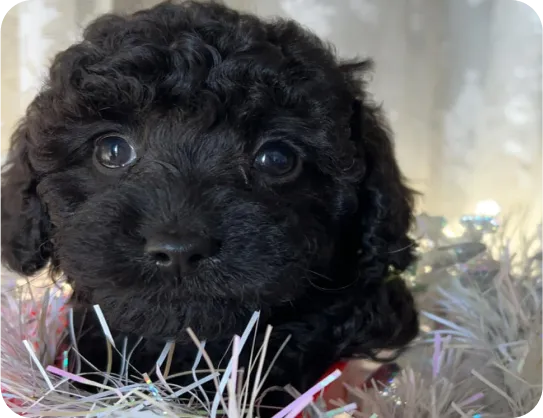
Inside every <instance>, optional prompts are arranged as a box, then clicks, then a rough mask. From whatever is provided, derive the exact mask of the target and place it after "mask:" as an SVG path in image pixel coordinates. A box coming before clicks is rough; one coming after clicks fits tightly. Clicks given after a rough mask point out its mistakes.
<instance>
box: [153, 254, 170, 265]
mask: <svg viewBox="0 0 543 418" xmlns="http://www.w3.org/2000/svg"><path fill="white" fill-rule="evenodd" d="M153 257H154V258H155V261H156V263H157V264H158V265H160V266H169V265H170V264H171V263H172V259H171V257H170V256H169V255H168V254H166V253H161V252H156V253H154V254H153Z"/></svg>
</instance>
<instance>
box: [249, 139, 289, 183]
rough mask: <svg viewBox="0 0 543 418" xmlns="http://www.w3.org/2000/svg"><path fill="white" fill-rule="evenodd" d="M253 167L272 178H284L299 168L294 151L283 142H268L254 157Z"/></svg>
mask: <svg viewBox="0 0 543 418" xmlns="http://www.w3.org/2000/svg"><path fill="white" fill-rule="evenodd" d="M253 165H254V167H255V168H256V169H257V170H258V171H261V172H262V173H265V174H267V175H269V176H273V177H281V176H286V175H288V174H291V173H293V172H294V171H295V170H296V169H297V168H298V166H299V159H298V156H297V155H296V153H295V152H294V150H293V149H292V148H291V147H289V146H288V145H287V144H285V143H283V142H268V143H266V144H264V145H263V146H262V148H260V150H259V151H258V153H257V154H256V156H255V160H254V163H253Z"/></svg>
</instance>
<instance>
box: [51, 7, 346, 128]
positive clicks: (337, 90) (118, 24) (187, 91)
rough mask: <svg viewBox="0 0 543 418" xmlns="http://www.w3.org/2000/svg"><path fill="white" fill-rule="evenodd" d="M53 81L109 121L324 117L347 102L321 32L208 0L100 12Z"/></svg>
mask: <svg viewBox="0 0 543 418" xmlns="http://www.w3.org/2000/svg"><path fill="white" fill-rule="evenodd" d="M51 81H52V85H53V86H57V87H58V88H61V86H62V89H65V91H66V93H67V96H70V97H69V99H70V100H72V101H75V102H78V103H75V104H78V105H79V106H77V107H78V108H79V112H80V114H84V113H85V112H88V111H94V112H99V113H100V114H101V115H102V116H103V117H104V118H108V117H111V118H112V119H118V118H119V117H121V116H122V117H127V116H130V115H135V114H137V115H138V116H141V115H142V114H145V113H146V112H147V111H149V110H150V109H154V110H156V109H157V108H161V109H163V110H168V109H172V108H176V109H181V110H182V111H183V114H184V116H185V117H189V116H193V115H195V114H201V113H202V112H211V113H220V114H221V115H222V116H226V117H227V118H228V119H229V120H232V121H233V122H239V123H246V122H247V120H248V119H250V120H252V121H255V119H258V118H259V117H265V116H270V117H271V116H274V114H275V113H276V112H278V111H282V112H281V113H282V115H285V114H288V115H291V116H292V115H295V116H298V117H303V118H313V119H314V120H321V121H323V122H324V123H326V122H327V120H328V119H330V120H337V119H338V118H337V116H338V115H336V114H334V113H335V112H338V111H342V110H343V111H344V110H345V109H346V106H347V107H348V106H350V103H348V102H349V97H348V96H349V93H348V87H347V85H346V84H347V83H346V82H345V80H344V75H343V74H342V72H341V71H340V69H339V66H338V64H337V62H336V60H335V58H334V56H333V54H332V53H331V52H330V51H329V50H328V48H326V47H325V45H324V44H323V43H322V42H320V41H319V40H318V39H317V38H316V37H314V36H313V35H311V34H309V33H308V32H306V31H305V30H303V29H301V28H300V27H299V26H298V25H296V24H294V23H293V22H275V23H267V22H264V21H261V20H259V19H257V18H255V17H253V16H248V15H238V14H236V13H234V12H232V11H230V10H228V9H226V8H224V7H222V6H219V5H209V4H207V5H196V4H191V5H190V6H186V7H181V6H180V5H167V4H165V5H161V6H160V7H157V8H155V9H151V10H150V11H145V12H142V13H140V14H137V15H134V16H132V17H129V18H121V17H109V18H104V19H101V20H99V21H97V22H95V23H94V24H93V25H91V26H90V27H89V28H88V29H87V31H86V33H85V38H84V41H83V42H82V43H80V44H77V45H74V46H73V47H71V48H70V49H69V50H67V51H65V52H64V53H62V54H60V55H59V56H58V57H57V60H56V61H55V64H54V65H53V68H52V70H51ZM345 103H346V106H345V105H343V106H342V104H345ZM286 110H289V111H290V113H289V112H285V111H286Z"/></svg>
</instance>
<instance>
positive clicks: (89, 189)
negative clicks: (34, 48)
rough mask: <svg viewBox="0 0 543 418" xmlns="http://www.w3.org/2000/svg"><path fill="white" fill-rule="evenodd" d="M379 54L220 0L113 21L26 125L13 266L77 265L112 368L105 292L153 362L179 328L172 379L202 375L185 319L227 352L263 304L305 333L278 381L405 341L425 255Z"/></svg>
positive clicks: (84, 326) (13, 208) (9, 208)
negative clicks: (371, 87) (347, 49)
mask: <svg viewBox="0 0 543 418" xmlns="http://www.w3.org/2000/svg"><path fill="white" fill-rule="evenodd" d="M368 67H369V63H368V62H360V63H358V62H341V61H339V60H338V59H337V58H336V57H335V56H334V54H333V52H332V51H331V48H329V47H327V46H326V45H325V44H324V43H323V42H322V41H321V40H319V39H318V38H317V37H315V36H314V35H313V34H311V33H310V32H308V31H307V30H305V29H303V28H301V27H300V26H299V25H298V24H296V23H294V22H292V21H286V20H274V21H263V20H260V19H258V18H257V17H255V16H252V15H249V14H242V13H238V12H236V11H233V10H231V9H229V8H227V7H225V6H223V5H219V4H216V3H196V2H184V3H182V4H174V3H171V2H166V3H163V4H160V5H158V6H156V7H154V8H152V9H149V10H144V11H140V12H138V13H135V14H133V15H129V16H118V15H106V16H103V17H100V18H99V19H97V20H96V21H95V22H93V23H92V24H91V25H90V26H89V27H88V28H87V29H86V31H85V32H84V37H83V40H82V41H81V42H79V43H77V44H75V45H73V46H71V47H70V48H68V49H67V50H65V51H63V52H61V53H59V54H58V55H57V56H56V58H55V59H54V61H53V63H52V65H51V68H50V72H49V77H48V80H47V82H46V84H45V86H44V87H43V89H42V91H41V92H40V93H39V94H38V95H37V97H36V98H35V99H34V101H33V102H32V103H31V104H30V106H29V107H28V110H27V113H26V115H25V117H24V118H23V119H22V121H21V123H20V126H19V127H18V129H17V131H16V132H15V134H14V136H13V138H12V143H11V153H10V156H9V160H8V162H7V164H6V165H5V167H4V171H3V175H2V261H3V263H4V264H5V265H6V266H7V267H9V268H11V269H12V270H13V271H16V272H18V273H21V274H23V275H32V274H34V273H36V272H37V271H38V270H40V269H42V268H44V267H46V266H47V265H50V266H51V268H52V269H53V271H54V273H55V274H58V273H62V274H63V275H64V276H65V277H66V278H67V280H68V281H69V283H70V284H71V285H72V287H73V291H74V293H73V298H72V304H73V306H74V310H75V312H76V319H77V321H78V322H79V323H78V325H77V326H78V329H80V330H81V333H80V337H79V341H78V346H79V350H80V351H81V352H82V354H83V355H84V356H85V357H86V358H87V359H88V360H89V361H90V362H91V363H93V364H94V365H96V366H97V367H98V368H101V369H104V368H105V367H106V364H107V355H106V346H105V339H104V337H103V333H102V331H101V330H100V327H99V325H97V321H96V319H95V316H94V314H93V313H92V306H93V305H95V304H98V305H100V307H101V309H102V311H103V312H104V315H105V317H106V319H107V321H108V323H109V327H110V328H111V331H112V333H113V336H114V338H115V339H116V340H118V341H119V343H118V346H121V345H122V343H121V341H123V340H124V337H125V336H128V337H129V341H133V340H134V339H137V338H138V337H139V336H141V337H143V338H144V343H142V344H140V346H139V348H138V349H137V350H136V351H135V352H134V354H133V355H132V358H131V363H132V365H133V366H134V367H135V368H136V369H137V370H139V371H141V372H149V371H150V370H152V369H153V365H154V364H155V361H156V359H157V357H158V355H159V354H160V352H161V350H162V348H163V346H164V343H165V342H166V341H171V340H174V341H175V342H176V348H175V353H174V358H173V366H172V369H171V373H174V372H179V371H186V370H190V368H191V367H192V364H193V361H194V355H195V352H196V349H195V347H194V345H193V343H192V341H191V340H190V338H189V336H188V334H187V332H186V328H187V327H191V328H192V329H193V330H194V332H195V333H196V334H197V335H198V337H199V338H201V339H203V340H206V342H207V345H206V348H207V351H208V352H209V353H210V355H211V357H212V359H213V360H214V361H215V362H218V361H219V360H220V359H221V357H222V356H223V354H224V353H225V351H226V350H227V349H228V346H229V343H230V341H231V338H232V336H233V335H234V334H235V333H240V332H242V331H243V329H244V328H245V326H246V325H247V322H248V320H249V318H250V316H251V315H252V314H253V312H255V311H260V315H261V319H260V322H259V324H260V326H259V328H258V335H259V337H261V336H262V333H263V330H264V326H265V325H266V324H271V325H272V326H273V327H274V332H273V335H274V338H273V339H272V341H271V342H270V347H269V349H268V352H269V353H270V352H271V353H275V352H276V351H277V349H278V347H279V346H280V345H281V344H282V343H283V341H284V340H285V338H287V336H289V335H290V337H291V338H290V340H289V342H288V344H287V346H286V348H285V350H284V351H283V352H282V354H281V355H280V357H279V358H278V360H277V362H276V364H275V366H274V368H273V372H272V373H271V374H270V377H269V380H268V385H270V386H271V385H281V386H283V385H286V384H289V383H290V384H292V385H294V386H295V387H297V389H298V390H300V391H303V390H305V389H307V388H308V386H310V385H312V384H314V383H315V382H316V380H318V378H319V376H320V375H321V374H322V373H323V372H324V371H325V369H327V367H329V366H330V365H331V364H332V363H334V362H335V361H338V360H339V359H342V358H353V357H368V358H375V357H376V356H377V355H378V353H379V352H380V351H381V350H383V349H393V350H396V351H400V350H401V349H402V348H404V347H406V345H408V344H409V343H410V342H411V341H412V340H413V338H415V336H416V334H417V331H418V319H417V312H416V309H415V307H414V302H413V298H412V295H411V294H410V292H409V290H408V288H407V287H406V285H405V284H404V282H403V281H402V280H401V279H394V277H398V274H400V273H401V272H402V271H403V270H405V269H406V268H407V266H408V265H409V264H410V263H411V262H412V261H413V258H414V256H413V242H412V240H411V239H410V238H409V236H408V231H409V229H410V226H411V221H412V218H413V196H414V193H413V192H412V190H410V189H409V188H408V187H407V186H406V184H405V181H404V179H403V178H402V175H401V173H400V170H399V168H398V165H397V162H396V160H395V156H394V152H393V145H392V142H391V136H390V133H389V132H388V130H387V127H386V124H385V121H384V120H383V117H382V115H381V112H380V110H379V109H378V107H377V106H375V105H374V104H372V103H371V101H370V99H369V98H368V95H367V93H366V92H365V86H364V82H363V81H361V76H363V73H364V72H365V71H367V70H368ZM391 277H393V279H390V278H391ZM89 308H90V310H89V312H88V314H87V315H84V313H85V312H86V310H87V309H89ZM269 357H273V356H271V355H270V356H269Z"/></svg>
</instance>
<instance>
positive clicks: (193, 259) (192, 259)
mask: <svg viewBox="0 0 543 418" xmlns="http://www.w3.org/2000/svg"><path fill="white" fill-rule="evenodd" d="M203 259H204V256H203V255H201V254H193V255H191V256H190V257H189V259H188V262H189V264H192V265H194V264H198V263H199V262H200V260H203Z"/></svg>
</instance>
